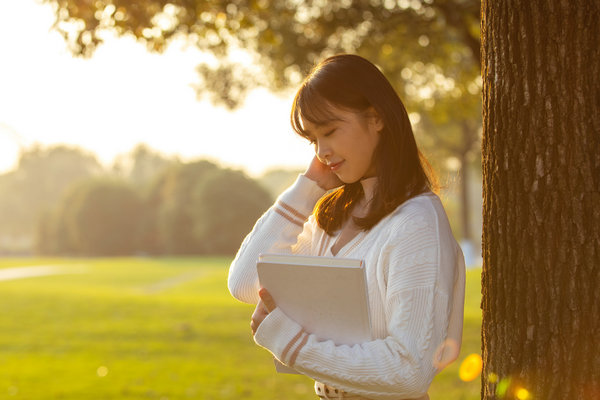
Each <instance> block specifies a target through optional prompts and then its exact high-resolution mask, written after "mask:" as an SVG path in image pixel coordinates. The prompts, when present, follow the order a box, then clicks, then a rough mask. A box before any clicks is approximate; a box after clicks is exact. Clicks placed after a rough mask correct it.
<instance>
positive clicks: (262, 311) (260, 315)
mask: <svg viewBox="0 0 600 400" xmlns="http://www.w3.org/2000/svg"><path fill="white" fill-rule="evenodd" d="M268 314H269V313H268V311H267V308H266V307H265V306H264V304H263V302H262V300H260V301H259V302H258V304H257V305H256V308H255V309H254V313H253V314H252V319H251V321H250V328H252V334H253V335H254V334H255V333H256V331H257V330H258V327H259V326H260V324H261V323H262V322H263V320H264V319H265V317H266V316H267V315H268Z"/></svg>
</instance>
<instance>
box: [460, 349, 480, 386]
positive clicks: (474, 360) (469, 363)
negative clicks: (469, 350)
mask: <svg viewBox="0 0 600 400" xmlns="http://www.w3.org/2000/svg"><path fill="white" fill-rule="evenodd" d="M482 366H483V362H482V361H481V356H480V355H479V354H475V353H473V354H470V355H469V356H467V358H465V359H464V360H463V362H462V364H460V368H459V370H458V376H459V377H460V379H461V380H463V381H465V382H470V381H472V380H473V379H475V378H477V377H478V376H479V374H480V373H481V367H482Z"/></svg>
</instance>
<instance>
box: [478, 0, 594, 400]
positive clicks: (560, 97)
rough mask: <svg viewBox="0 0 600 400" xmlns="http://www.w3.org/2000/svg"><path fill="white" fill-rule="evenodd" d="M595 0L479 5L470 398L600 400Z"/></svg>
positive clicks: (485, 3)
mask: <svg viewBox="0 0 600 400" xmlns="http://www.w3.org/2000/svg"><path fill="white" fill-rule="evenodd" d="M599 8H600V6H599V2H598V1H597V0H562V1H561V0H547V1H541V0H532V1H517V0H513V1H492V0H484V1H483V2H482V15H481V17H482V21H481V28H482V29H481V35H482V75H483V153H482V159H483V197H484V204H483V224H484V227H483V245H482V247H483V248H482V250H483V274H482V285H483V289H482V292H483V293H482V294H483V298H482V309H483V326H482V347H483V349H482V351H483V360H484V368H483V372H482V398H484V399H540V400H542V399H543V400H554V399H569V400H570V399H586V400H591V399H598V398H600V387H599V382H600V340H599V339H598V338H599V337H600V312H599V308H600V273H599V271H600V139H599V136H600V61H599V58H600V56H599V50H598V46H599V38H600V29H599V25H600V22H599V21H600V12H599Z"/></svg>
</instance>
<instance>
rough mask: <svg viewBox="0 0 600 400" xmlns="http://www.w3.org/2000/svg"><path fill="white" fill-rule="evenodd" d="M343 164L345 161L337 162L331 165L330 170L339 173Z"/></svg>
mask: <svg viewBox="0 0 600 400" xmlns="http://www.w3.org/2000/svg"><path fill="white" fill-rule="evenodd" d="M343 163H344V162H343V161H340V162H336V163H331V164H329V169H331V170H332V171H337V170H338V169H340V166H341V165H342V164H343Z"/></svg>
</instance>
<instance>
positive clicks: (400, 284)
mask: <svg viewBox="0 0 600 400" xmlns="http://www.w3.org/2000/svg"><path fill="white" fill-rule="evenodd" d="M291 121H292V126H293V128H294V130H295V131H296V132H297V133H298V134H300V135H301V136H303V137H305V138H306V139H308V140H309V141H310V142H311V143H312V144H313V145H314V147H315V153H316V156H315V158H314V159H313V160H312V162H311V164H310V165H309V167H308V169H307V170H306V172H305V173H304V174H302V175H300V176H299V177H298V179H297V180H296V182H295V183H294V184H293V185H292V186H291V187H290V188H289V189H287V190H286V191H285V192H284V193H283V194H282V195H281V196H280V197H279V198H278V199H277V201H276V203H275V204H274V205H273V206H272V207H271V208H270V209H269V210H268V211H267V212H266V213H265V214H264V215H263V216H262V217H261V218H260V219H259V220H258V222H257V223H256V225H255V226H254V228H253V230H252V232H251V233H250V234H249V235H248V236H247V237H246V239H245V240H244V242H243V243H242V245H241V248H240V250H239V252H238V254H237V256H236V258H235V260H234V261H233V263H232V265H231V268H230V271H229V282H228V283H229V289H230V291H231V293H232V294H233V296H234V297H235V298H237V299H239V300H241V301H244V302H248V303H253V304H257V307H256V310H255V312H254V314H253V316H252V321H251V327H252V332H253V334H254V340H255V341H256V343H258V344H259V345H261V346H263V347H265V348H266V349H268V350H269V351H270V352H271V353H273V355H274V356H275V357H276V358H277V359H278V360H280V361H281V362H282V363H284V364H286V365H289V366H291V367H293V368H294V369H296V370H298V371H299V372H301V373H303V374H305V375H307V376H310V377H312V378H314V379H315V381H316V382H315V391H316V394H317V395H318V396H319V397H321V398H348V399H350V398H352V399H374V400H375V399H382V400H403V399H427V398H428V396H427V390H428V388H429V385H430V384H431V381H432V379H433V377H434V376H435V374H436V373H437V372H438V371H439V370H440V369H441V368H442V367H443V366H444V365H446V364H448V363H449V362H451V361H453V360H454V359H455V358H456V357H457V356H458V351H459V349H460V342H461V336H462V322H463V321H462V320H463V302H464V279H465V277H464V259H463V255H462V252H461V250H460V247H459V246H458V244H457V243H456V241H455V239H454V237H453V235H452V232H451V230H450V226H449V223H448V220H447V217H446V214H445V212H444V209H443V207H442V204H441V202H440V200H439V198H438V197H437V196H436V195H435V194H434V193H433V192H432V191H433V190H434V189H435V187H434V182H433V181H432V178H431V177H430V176H431V175H430V174H429V171H430V168H429V164H428V163H427V161H426V160H425V159H424V158H423V157H422V156H421V154H420V152H419V150H418V149H417V146H416V143H415V139H414V136H413V132H412V128H411V125H410V122H409V119H408V115H407V113H406V110H405V108H404V105H403V104H402V102H401V101H400V98H399V97H398V95H397V94H396V92H395V91H394V89H393V88H392V86H391V85H390V83H389V82H388V81H387V79H386V78H385V77H384V76H383V74H382V73H381V72H380V71H379V70H378V69H377V68H376V67H375V66H374V65H373V64H371V63H370V62H369V61H367V60H365V59H364V58H361V57H359V56H356V55H338V56H334V57H330V58H328V59H326V60H324V61H323V62H322V63H320V64H319V65H317V66H316V67H315V68H314V69H313V71H312V72H311V73H310V74H309V76H308V77H307V78H306V79H305V81H304V83H303V84H302V86H301V87H300V89H299V91H298V93H297V95H296V98H295V100H294V104H293V107H292V115H291ZM267 252H269V253H295V254H304V255H315V256H330V257H331V256H335V257H348V258H355V259H356V258H358V259H362V260H364V262H365V268H366V273H367V286H368V291H369V303H370V304H369V307H370V313H371V323H372V337H373V340H372V341H369V342H366V343H357V344H356V345H354V346H347V345H336V344H335V343H333V342H332V341H318V340H316V338H315V337H314V335H311V334H309V333H307V332H305V331H304V329H303V327H302V326H300V325H299V324H297V323H296V322H295V321H293V320H291V319H290V318H289V317H288V316H287V315H285V314H284V313H283V312H282V311H281V310H280V309H279V308H277V305H276V304H275V302H274V301H273V299H272V298H271V296H270V295H269V293H268V292H267V291H266V290H264V289H260V288H259V285H258V278H257V272H256V261H257V258H258V255H259V254H260V253H267ZM307 295H309V294H307ZM284 397H285V396H284Z"/></svg>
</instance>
